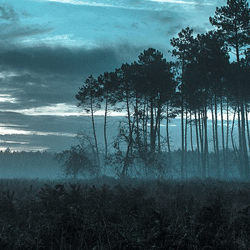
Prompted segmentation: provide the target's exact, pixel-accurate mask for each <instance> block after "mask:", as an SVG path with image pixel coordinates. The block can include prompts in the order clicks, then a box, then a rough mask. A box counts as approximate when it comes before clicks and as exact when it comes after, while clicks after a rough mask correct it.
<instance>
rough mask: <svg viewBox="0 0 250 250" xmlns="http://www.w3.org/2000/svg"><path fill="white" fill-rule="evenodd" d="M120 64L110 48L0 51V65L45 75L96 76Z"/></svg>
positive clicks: (51, 48) (46, 47)
mask: <svg viewBox="0 0 250 250" xmlns="http://www.w3.org/2000/svg"><path fill="white" fill-rule="evenodd" d="M118 63H119V62H118V60H117V55H116V51H115V50H113V49H111V48H100V49H99V48H97V49H93V50H86V49H84V48H80V49H68V48H63V47H56V48H53V47H48V46H41V47H31V48H17V49H10V50H8V51H0V66H5V67H7V68H9V70H12V71H13V70H14V71H17V72H25V71H26V72H27V71H28V72H33V73H39V74H45V75H55V74H56V75H84V74H95V73H97V72H100V71H103V70H110V69H112V68H114V67H116V66H117V65H118ZM107 65H108V66H109V67H107Z"/></svg>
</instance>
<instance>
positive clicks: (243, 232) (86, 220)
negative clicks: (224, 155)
mask: <svg viewBox="0 0 250 250" xmlns="http://www.w3.org/2000/svg"><path fill="white" fill-rule="evenodd" d="M0 249H20V250H26V249H34V250H40V249H51V250H57V249H58V250H62V249H64V250H67V249H74V250H77V249H79V250H80V249H91V250H92V249H93V250H97V249H102V250H104V249H109V250H110V249H172V250H173V249H176V250H177V249H197V250H198V249H203V250H205V249H227V250H231V249H250V187H249V183H242V182H241V183H240V182H223V181H213V180H207V181H199V180H196V181H186V182H180V181H155V180H154V181H149V180H148V181H143V180H132V179H127V180H122V181H121V180H115V179H111V178H107V177H106V178H99V179H94V180H89V181H75V182H73V181H63V180H61V181H47V182H46V183H45V181H41V180H18V179H16V180H0Z"/></svg>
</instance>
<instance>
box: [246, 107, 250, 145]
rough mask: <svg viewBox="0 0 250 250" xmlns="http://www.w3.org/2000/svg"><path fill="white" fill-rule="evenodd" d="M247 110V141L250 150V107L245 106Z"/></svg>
mask: <svg viewBox="0 0 250 250" xmlns="http://www.w3.org/2000/svg"><path fill="white" fill-rule="evenodd" d="M245 107H246V108H245V109H246V125H247V139H248V149H249V150H250V131H249V121H248V107H247V104H245Z"/></svg>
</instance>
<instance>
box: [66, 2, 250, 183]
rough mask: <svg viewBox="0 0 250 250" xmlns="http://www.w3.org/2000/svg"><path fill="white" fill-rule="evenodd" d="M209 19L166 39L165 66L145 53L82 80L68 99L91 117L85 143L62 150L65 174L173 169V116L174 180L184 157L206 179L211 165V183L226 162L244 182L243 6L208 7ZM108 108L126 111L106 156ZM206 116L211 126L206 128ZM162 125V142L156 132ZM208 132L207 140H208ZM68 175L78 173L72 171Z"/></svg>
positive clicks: (246, 21)
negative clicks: (176, 144)
mask: <svg viewBox="0 0 250 250" xmlns="http://www.w3.org/2000/svg"><path fill="white" fill-rule="evenodd" d="M209 21H210V23H211V25H212V26H214V29H212V30H211V31H208V32H207V33H205V34H197V35H194V32H193V30H192V29H190V28H189V27H187V28H185V29H182V30H181V31H180V33H179V34H178V36H177V37H175V38H172V39H171V40H170V43H171V45H172V47H173V49H172V51H170V53H171V54H172V56H173V61H167V60H166V59H165V58H164V56H163V54H162V53H161V52H160V51H158V50H156V49H154V48H149V49H147V50H144V51H143V52H142V53H141V54H140V55H139V57H138V61H135V62H133V63H131V64H128V63H125V64H122V66H121V67H120V68H118V69H115V71H113V72H105V73H103V74H101V75H99V76H98V77H94V76H92V75H90V76H89V77H88V78H87V79H86V80H85V82H84V84H83V85H82V87H80V89H79V92H78V93H77V95H76V98H77V100H78V101H79V106H81V107H82V108H83V110H84V111H85V112H87V113H89V114H90V115H91V118H92V128H93V138H89V137H87V136H86V135H82V137H81V140H80V142H81V143H80V145H79V146H77V147H72V148H71V149H70V150H67V151H64V152H63V153H62V155H61V156H62V157H63V156H66V158H65V159H66V161H65V166H66V168H67V167H69V169H71V170H72V166H73V165H74V164H73V165H72V162H75V163H78V164H80V165H81V164H83V165H85V167H90V168H93V167H94V166H95V167H96V166H100V165H103V164H104V165H110V164H111V163H114V165H115V166H116V167H117V168H119V171H118V172H119V174H120V175H121V176H125V175H127V174H128V173H130V172H131V171H133V169H135V166H138V164H139V165H141V166H143V167H145V168H151V169H157V168H160V169H161V170H164V168H168V169H169V168H172V167H176V165H175V164H173V162H176V159H173V156H175V157H176V155H177V153H176V152H174V155H173V152H172V150H171V138H170V134H169V126H170V124H169V123H170V121H171V119H174V118H176V117H178V118H180V119H181V129H180V137H181V148H180V151H179V152H180V154H179V157H180V164H179V166H178V167H179V174H180V176H181V178H182V179H184V178H187V177H188V176H190V173H191V172H190V171H191V170H190V164H188V161H189V160H188V159H190V154H191V160H192V161H193V163H194V164H195V169H196V172H195V174H196V176H197V177H199V178H206V177H209V176H210V173H211V171H212V166H213V171H215V172H216V177H217V178H227V177H228V174H229V168H228V167H229V165H230V161H232V159H234V160H235V161H234V164H235V166H236V169H237V175H238V174H239V176H240V177H241V178H243V179H246V180H249V177H250V176H249V175H250V174H249V151H250V128H249V122H248V121H249V118H248V113H249V109H250V107H249V103H250V85H249V79H250V48H249V46H250V9H249V4H248V3H247V1H246V0H228V1H227V5H226V6H222V7H218V8H216V11H215V15H214V16H213V17H210V18H209ZM98 110H104V126H103V133H104V141H105V144H104V149H100V147H99V142H98V138H97V136H96V129H95V112H96V111H98ZM112 111H123V112H126V122H124V121H121V122H120V125H119V131H118V135H117V137H116V139H114V141H113V143H112V145H113V149H114V150H115V153H110V152H111V151H110V148H109V146H108V145H110V142H108V141H107V122H108V118H109V114H110V112H112ZM208 115H209V116H210V117H211V119H212V127H208ZM163 123H164V124H165V128H166V137H162V133H161V130H162V127H163V126H161V124H163ZM219 123H220V125H219ZM209 129H211V130H212V138H208V130H209ZM235 131H237V133H238V135H237V136H234V133H235ZM209 140H212V142H213V148H212V149H209V147H208V143H209ZM229 144H230V145H232V148H229ZM100 150H101V151H102V152H101V153H100ZM211 154H213V158H212V160H211V158H210V156H211ZM72 155H74V157H72ZM76 155H78V156H79V157H76ZM90 155H91V156H92V158H91V157H90ZM70 157H71V158H70ZM81 157H82V158H81ZM90 159H91V160H90ZM103 159H104V160H103ZM70 164H71V165H70ZM159 166H160V167H159ZM193 167H194V165H193ZM73 168H74V167H73ZM74 171H75V174H77V173H78V172H77V171H78V170H77V169H75V170H74ZM192 171H193V170H192Z"/></svg>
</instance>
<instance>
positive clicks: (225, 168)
mask: <svg viewBox="0 0 250 250" xmlns="http://www.w3.org/2000/svg"><path fill="white" fill-rule="evenodd" d="M220 116H221V139H222V155H223V170H224V178H225V179H227V166H226V152H225V135H224V117H223V97H222V96H221V98H220Z"/></svg>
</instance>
